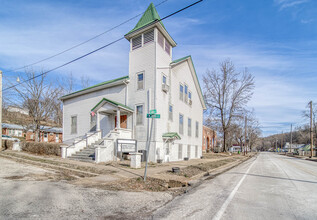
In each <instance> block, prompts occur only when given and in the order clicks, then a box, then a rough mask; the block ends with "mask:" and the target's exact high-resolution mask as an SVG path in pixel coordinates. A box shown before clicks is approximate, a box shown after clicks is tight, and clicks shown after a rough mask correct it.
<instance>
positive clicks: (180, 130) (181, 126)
mask: <svg viewBox="0 0 317 220" xmlns="http://www.w3.org/2000/svg"><path fill="white" fill-rule="evenodd" d="M179 133H180V134H184V116H183V115H182V114H179Z"/></svg>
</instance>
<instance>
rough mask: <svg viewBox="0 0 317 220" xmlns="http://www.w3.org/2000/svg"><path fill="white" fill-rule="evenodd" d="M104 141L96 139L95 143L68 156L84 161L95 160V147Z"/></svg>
mask: <svg viewBox="0 0 317 220" xmlns="http://www.w3.org/2000/svg"><path fill="white" fill-rule="evenodd" d="M102 142H103V139H100V140H98V141H96V142H95V143H93V144H91V145H89V146H88V147H85V148H84V149H82V150H81V151H79V152H77V153H75V154H73V155H72V156H70V157H67V158H68V159H71V160H78V161H82V162H94V161H95V147H96V145H99V144H101V143H102Z"/></svg>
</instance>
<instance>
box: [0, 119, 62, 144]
mask: <svg viewBox="0 0 317 220" xmlns="http://www.w3.org/2000/svg"><path fill="white" fill-rule="evenodd" d="M2 134H4V135H9V136H11V137H24V138H25V140H26V141H35V133H34V129H27V128H26V127H24V126H22V125H16V124H8V123H2ZM39 141H40V142H49V143H62V142H63V129H62V128H57V127H49V126H41V127H40V140H39Z"/></svg>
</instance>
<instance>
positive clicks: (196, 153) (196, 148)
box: [195, 145, 198, 158]
mask: <svg viewBox="0 0 317 220" xmlns="http://www.w3.org/2000/svg"><path fill="white" fill-rule="evenodd" d="M195 157H196V158H197V157H198V146H197V145H196V146H195Z"/></svg>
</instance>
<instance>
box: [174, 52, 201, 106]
mask: <svg viewBox="0 0 317 220" xmlns="http://www.w3.org/2000/svg"><path fill="white" fill-rule="evenodd" d="M188 58H190V61H191V62H192V65H193V67H194V72H195V75H196V78H197V81H198V85H199V89H200V92H201V95H202V97H203V100H204V104H205V106H206V101H205V99H204V95H203V91H202V90H201V86H200V83H199V80H198V76H197V73H196V69H195V66H194V62H193V59H192V56H191V55H188V56H186V57H182V58H179V59H177V60H173V61H172V62H171V64H177V63H180V62H182V61H184V60H186V59H188Z"/></svg>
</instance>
